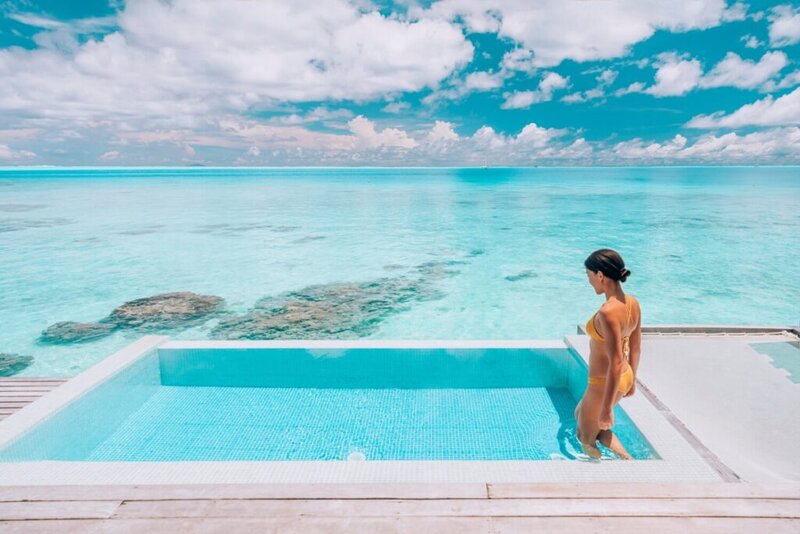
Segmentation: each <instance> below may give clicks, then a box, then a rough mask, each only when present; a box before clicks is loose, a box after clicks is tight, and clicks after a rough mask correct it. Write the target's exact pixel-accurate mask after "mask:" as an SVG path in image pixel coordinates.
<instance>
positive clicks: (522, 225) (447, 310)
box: [0, 167, 800, 376]
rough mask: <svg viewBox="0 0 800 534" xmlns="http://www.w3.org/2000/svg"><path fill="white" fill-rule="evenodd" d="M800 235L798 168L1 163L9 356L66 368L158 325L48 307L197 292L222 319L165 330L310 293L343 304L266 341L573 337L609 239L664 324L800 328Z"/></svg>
mask: <svg viewBox="0 0 800 534" xmlns="http://www.w3.org/2000/svg"><path fill="white" fill-rule="evenodd" d="M798 235H800V172H799V171H798V168H792V167H785V168H691V167H684V168H661V169H659V168H623V169H610V168H575V169H545V168H541V169H535V168H534V169H202V168H199V169H71V170H65V169H40V170H13V169H5V170H0V257H2V258H3V262H2V269H0V325H2V335H0V354H14V355H19V356H30V357H33V363H32V364H31V365H30V366H28V367H27V368H25V369H24V370H23V371H22V372H21V374H22V375H28V376H58V375H66V376H70V375H74V374H76V373H78V372H80V371H81V370H83V369H85V368H87V367H88V366H90V365H91V364H93V363H95V362H97V361H99V360H100V359H102V358H103V357H105V356H106V355H108V354H111V353H112V352H114V351H115V350H117V349H119V348H121V347H123V346H125V345H127V344H128V343H130V342H131V341H132V340H133V339H136V338H138V337H139V336H140V335H142V332H143V329H118V330H116V331H114V332H113V333H112V334H111V335H109V336H107V337H102V338H98V339H96V340H93V341H88V342H85V343H74V344H60V345H53V344H45V343H41V342H39V340H38V338H39V335H40V333H41V332H42V330H44V329H45V328H47V327H48V326H49V325H52V324H53V323H56V322H59V321H81V322H92V321H98V320H100V319H102V318H103V317H106V316H107V315H108V314H109V313H110V312H111V311H112V310H113V309H114V308H115V307H117V306H119V305H121V304H122V303H124V302H126V301H130V300H133V299H138V298H142V297H148V296H152V295H156V294H159V293H164V292H173V291H193V292H196V293H201V294H206V295H214V296H219V297H221V298H223V299H225V303H224V314H225V315H224V316H219V315H216V316H213V317H209V318H208V319H207V320H205V321H200V322H194V323H191V324H187V325H176V326H174V327H171V328H163V329H161V330H159V331H160V332H163V333H165V334H167V335H170V336H172V337H174V338H178V339H205V338H209V337H216V338H221V339H227V338H229V336H232V335H242V334H241V332H239V331H232V330H230V329H226V328H219V325H220V323H221V322H223V321H226V320H230V319H231V318H233V319H236V317H239V316H246V314H249V313H251V312H252V310H253V309H254V307H256V305H257V303H258V302H259V301H260V300H262V299H265V298H266V299H270V298H274V297H276V296H280V295H282V294H284V293H286V292H292V291H309V289H308V288H309V287H311V288H317V289H316V291H318V292H320V291H321V294H322V297H320V298H319V299H318V300H326V299H327V300H332V301H334V302H333V304H332V308H331V309H327V308H325V307H324V306H325V305H327V303H323V304H321V305H320V306H317V307H315V308H313V310H312V313H308V314H306V315H307V317H306V320H303V321H300V323H296V324H299V325H300V326H301V328H292V327H291V325H285V324H277V325H275V326H276V328H273V329H272V330H270V331H269V335H270V336H273V337H305V338H320V337H323V338H324V337H339V338H356V337H360V338H378V339H560V338H561V337H562V336H564V335H565V334H571V333H574V331H575V325H576V324H578V323H581V322H584V321H585V320H586V318H588V317H589V316H590V314H591V313H592V312H593V311H594V310H595V309H596V308H597V307H598V306H599V305H600V303H601V300H600V299H601V297H598V296H596V295H595V294H594V292H593V291H592V290H591V288H590V287H589V285H588V283H587V282H586V279H585V274H584V270H583V266H582V262H583V259H584V258H585V257H586V255H587V254H588V253H589V252H591V251H592V250H593V249H595V248H598V247H602V246H610V247H614V248H617V249H619V250H620V251H621V252H622V253H623V255H624V257H625V258H626V260H627V262H628V266H629V268H630V269H631V270H632V271H633V275H632V276H631V278H630V280H629V281H628V283H627V284H626V288H627V289H628V290H629V291H630V292H632V293H633V294H635V295H637V296H638V297H639V299H640V301H641V302H642V303H643V307H644V320H645V321H646V322H647V323H649V324H658V323H712V324H725V323H734V324H763V323H780V324H785V323H789V324H796V323H797V321H798V319H800V284H797V283H796V278H797V265H798V264H800V248H798V247H797V236H798ZM343 286H350V287H351V288H354V289H353V291H352V292H350V293H347V292H345V291H343V290H342V287H343ZM398 286H402V287H400V288H399V289H398ZM320 288H322V289H321V290H320ZM306 311H308V310H306ZM280 320H282V321H288V318H287V317H286V316H282V317H280ZM340 323H341V324H342V327H341V328H340V329H338V330H336V328H332V327H331V325H336V324H340ZM284 326H287V328H285V329H284V328H283V327H284Z"/></svg>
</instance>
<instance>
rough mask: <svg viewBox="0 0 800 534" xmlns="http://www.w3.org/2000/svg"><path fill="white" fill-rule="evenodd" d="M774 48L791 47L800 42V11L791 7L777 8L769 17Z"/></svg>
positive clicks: (771, 40)
mask: <svg viewBox="0 0 800 534" xmlns="http://www.w3.org/2000/svg"><path fill="white" fill-rule="evenodd" d="M767 18H768V19H769V21H770V24H769V42H770V44H771V45H772V46H789V45H793V44H795V43H797V42H798V41H800V11H798V10H797V9H796V8H794V7H792V6H791V5H782V6H777V7H774V8H773V9H772V12H771V13H770V15H769V16H768V17H767Z"/></svg>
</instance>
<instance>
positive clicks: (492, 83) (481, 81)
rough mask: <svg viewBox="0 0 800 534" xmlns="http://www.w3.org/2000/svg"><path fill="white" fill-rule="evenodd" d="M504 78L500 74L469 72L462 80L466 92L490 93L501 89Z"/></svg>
mask: <svg viewBox="0 0 800 534" xmlns="http://www.w3.org/2000/svg"><path fill="white" fill-rule="evenodd" d="M503 81H504V76H503V75H502V74H501V73H491V72H471V73H469V74H468V75H467V77H466V78H465V79H464V87H465V88H466V89H467V90H468V91H490V90H492V89H497V88H498V87H502V85H503Z"/></svg>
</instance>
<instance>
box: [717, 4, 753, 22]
mask: <svg viewBox="0 0 800 534" xmlns="http://www.w3.org/2000/svg"><path fill="white" fill-rule="evenodd" d="M747 9H748V5H747V4H745V3H744V2H736V3H735V4H733V5H731V6H730V7H728V8H727V9H725V11H723V12H722V21H723V22H733V21H737V20H744V19H745V18H746V17H747Z"/></svg>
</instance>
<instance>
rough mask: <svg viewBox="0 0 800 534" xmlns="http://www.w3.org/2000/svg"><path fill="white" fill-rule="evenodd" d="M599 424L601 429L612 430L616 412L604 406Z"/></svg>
mask: <svg viewBox="0 0 800 534" xmlns="http://www.w3.org/2000/svg"><path fill="white" fill-rule="evenodd" d="M598 426H599V427H600V430H611V427H612V426H614V412H613V411H611V410H606V409H605V408H603V409H602V410H601V411H600V419H599V420H598Z"/></svg>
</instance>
